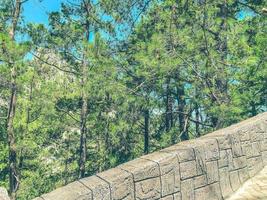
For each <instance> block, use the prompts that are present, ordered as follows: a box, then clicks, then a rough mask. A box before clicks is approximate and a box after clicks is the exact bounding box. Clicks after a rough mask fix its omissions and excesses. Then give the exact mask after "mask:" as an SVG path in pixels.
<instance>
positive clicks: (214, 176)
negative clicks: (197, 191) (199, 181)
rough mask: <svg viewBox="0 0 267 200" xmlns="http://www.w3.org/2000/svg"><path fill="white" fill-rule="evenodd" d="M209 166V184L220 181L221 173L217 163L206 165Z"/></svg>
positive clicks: (212, 162)
mask: <svg viewBox="0 0 267 200" xmlns="http://www.w3.org/2000/svg"><path fill="white" fill-rule="evenodd" d="M206 166H207V180H208V184H211V183H214V182H217V181H219V171H218V169H219V168H218V163H217V161H210V162H207V163H206Z"/></svg>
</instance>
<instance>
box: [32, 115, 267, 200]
mask: <svg viewBox="0 0 267 200" xmlns="http://www.w3.org/2000/svg"><path fill="white" fill-rule="evenodd" d="M265 165H267V113H266V112H265V113H262V114H259V115H257V116H256V117H253V118H250V119H247V120H245V121H242V122H240V123H238V124H235V125H232V126H230V127H227V128H224V129H221V130H218V131H215V132H212V133H209V134H207V135H205V136H203V137H200V138H198V139H194V140H189V141H185V142H181V143H178V144H176V145H173V146H171V147H168V148H165V149H163V150H161V151H158V152H155V153H152V154H148V155H145V156H142V157H140V158H138V159H135V160H132V161H130V162H127V163H125V164H122V165H119V166H118V167H116V168H113V169H110V170H107V171H104V172H102V173H99V174H97V175H94V176H91V177H88V178H84V179H80V180H78V181H75V182H73V183H70V184H68V185H66V186H64V187H61V188H58V189H56V190H54V191H52V192H50V193H48V194H44V195H42V196H41V197H38V198H36V199H35V200H74V199H77V200H111V199H112V200H132V199H138V200H149V199H161V200H216V199H225V198H227V197H229V196H230V195H231V194H233V192H234V191H236V190H237V189H238V188H239V187H240V186H241V185H242V184H243V183H244V182H245V181H246V180H248V179H249V178H251V177H253V176H254V175H255V174H256V173H257V172H259V171H260V170H261V169H262V168H263V166H265Z"/></svg>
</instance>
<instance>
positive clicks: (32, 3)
mask: <svg viewBox="0 0 267 200" xmlns="http://www.w3.org/2000/svg"><path fill="white" fill-rule="evenodd" d="M63 1H64V0H42V1H40V0H29V1H28V2H26V3H25V4H24V6H23V8H24V10H23V16H24V19H25V21H26V22H34V23H44V24H47V23H48V15H47V12H51V11H58V10H59V9H60V4H61V2H63Z"/></svg>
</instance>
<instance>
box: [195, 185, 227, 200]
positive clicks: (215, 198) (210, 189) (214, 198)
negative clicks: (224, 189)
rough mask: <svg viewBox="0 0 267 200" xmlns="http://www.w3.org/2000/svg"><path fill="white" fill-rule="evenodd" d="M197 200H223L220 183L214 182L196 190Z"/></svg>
mask: <svg viewBox="0 0 267 200" xmlns="http://www.w3.org/2000/svg"><path fill="white" fill-rule="evenodd" d="M195 197H196V199H197V200H221V199H222V196H221V191H220V186H219V184H218V183H213V184H211V185H207V186H205V187H202V188H199V189H196V190H195Z"/></svg>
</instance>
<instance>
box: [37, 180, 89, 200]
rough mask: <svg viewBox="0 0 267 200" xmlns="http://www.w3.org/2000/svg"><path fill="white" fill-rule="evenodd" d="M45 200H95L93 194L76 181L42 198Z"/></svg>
mask: <svg viewBox="0 0 267 200" xmlns="http://www.w3.org/2000/svg"><path fill="white" fill-rule="evenodd" d="M41 197H42V198H43V199H44V200H62V199H64V200H73V199H77V200H84V199H86V200H93V197H92V192H91V191H90V190H89V189H88V188H87V187H85V186H84V185H83V184H82V183H80V182H78V181H75V182H72V183H70V184H68V185H66V186H64V187H60V188H58V189H56V190H54V191H52V192H50V193H48V194H44V195H42V196H41Z"/></svg>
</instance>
